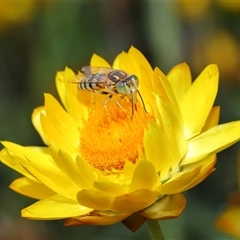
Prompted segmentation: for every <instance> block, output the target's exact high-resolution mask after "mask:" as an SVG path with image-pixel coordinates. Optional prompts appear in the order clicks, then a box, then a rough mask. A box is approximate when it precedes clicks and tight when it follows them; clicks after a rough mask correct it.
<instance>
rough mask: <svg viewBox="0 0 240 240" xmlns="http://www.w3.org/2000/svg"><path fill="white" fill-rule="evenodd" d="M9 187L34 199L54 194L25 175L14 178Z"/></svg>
mask: <svg viewBox="0 0 240 240" xmlns="http://www.w3.org/2000/svg"><path fill="white" fill-rule="evenodd" d="M9 187H10V188H11V189H12V190H14V191H15V192H17V193H20V194H23V195H25V196H27V197H31V198H35V199H44V198H49V197H51V196H53V195H55V194H56V193H55V192H54V191H52V190H51V189H49V188H48V187H46V186H44V185H43V184H41V183H38V182H35V181H32V180H30V179H28V178H26V177H22V178H18V179H16V180H14V181H13V182H12V183H11V185H10V186H9Z"/></svg>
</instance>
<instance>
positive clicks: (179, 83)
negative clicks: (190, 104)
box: [167, 63, 192, 103]
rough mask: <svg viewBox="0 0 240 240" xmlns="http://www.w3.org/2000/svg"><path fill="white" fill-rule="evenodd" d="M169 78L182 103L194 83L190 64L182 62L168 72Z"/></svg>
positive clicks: (178, 99)
mask: <svg viewBox="0 0 240 240" xmlns="http://www.w3.org/2000/svg"><path fill="white" fill-rule="evenodd" d="M167 78H168V80H169V82H170V84H171V86H172V89H173V92H174V94H175V96H176V98H177V101H178V102H179V103H180V102H181V101H182V99H183V97H184V94H185V93H186V91H187V90H188V88H189V87H190V86H191V83H192V77H191V72H190V69H189V66H188V65H187V64H186V63H180V64H178V65H176V66H174V67H173V68H172V69H171V70H170V71H169V73H168V74H167Z"/></svg>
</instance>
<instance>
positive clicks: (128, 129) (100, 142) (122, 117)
mask: <svg viewBox="0 0 240 240" xmlns="http://www.w3.org/2000/svg"><path fill="white" fill-rule="evenodd" d="M120 104H121V106H122V108H120V107H119V106H117V105H116V104H115V102H114V101H110V102H109V103H108V105H107V109H108V111H106V109H105V108H104V107H103V106H100V105H97V104H95V105H93V106H92V108H91V109H90V110H89V117H88V120H87V121H86V122H85V125H84V127H83V128H82V129H81V130H80V152H81V154H82V156H83V157H84V158H85V159H86V160H87V161H88V162H89V163H90V164H91V165H92V166H93V167H95V168H97V169H99V170H102V171H105V170H106V171H116V170H122V169H123V167H124V164H125V162H126V161H131V162H132V163H136V161H137V159H138V153H139V150H140V151H143V150H144V146H143V136H144V130H145V129H146V128H147V126H148V122H149V121H153V117H152V116H151V115H150V114H148V113H146V112H145V110H144V108H143V107H142V106H141V104H140V103H137V105H136V110H135V111H134V114H133V116H132V112H131V102H130V101H129V100H128V99H122V100H121V102H120Z"/></svg>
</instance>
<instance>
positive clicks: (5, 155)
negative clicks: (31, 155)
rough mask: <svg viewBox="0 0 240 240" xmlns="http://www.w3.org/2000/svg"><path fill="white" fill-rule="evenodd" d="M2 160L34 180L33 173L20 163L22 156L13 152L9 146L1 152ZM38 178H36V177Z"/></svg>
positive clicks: (0, 157)
mask: <svg viewBox="0 0 240 240" xmlns="http://www.w3.org/2000/svg"><path fill="white" fill-rule="evenodd" d="M2 144H3V145H4V142H2ZM0 159H1V162H2V163H4V164H5V165H6V166H8V167H9V168H12V169H13V170H15V171H16V172H19V173H20V174H22V175H24V176H26V177H27V178H29V179H31V180H34V177H32V175H31V174H29V172H28V171H26V169H25V168H24V167H23V166H22V165H21V164H20V162H21V160H22V158H21V157H19V156H18V155H15V154H14V153H13V152H11V151H9V150H8V149H7V148H4V149H2V150H1V152H0ZM35 180H36V179H35Z"/></svg>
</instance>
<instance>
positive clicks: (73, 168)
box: [50, 145, 94, 189]
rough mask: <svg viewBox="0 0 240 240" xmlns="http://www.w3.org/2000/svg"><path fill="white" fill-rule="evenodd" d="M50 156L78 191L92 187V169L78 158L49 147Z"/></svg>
mask: <svg viewBox="0 0 240 240" xmlns="http://www.w3.org/2000/svg"><path fill="white" fill-rule="evenodd" d="M50 151H51V156H52V158H53V160H54V162H55V163H56V165H57V166H58V167H59V169H60V170H61V172H62V173H63V174H64V175H66V176H67V177H68V178H69V179H70V180H71V181H72V183H73V184H74V185H75V186H76V187H77V188H79V189H83V188H90V187H91V186H92V185H93V181H94V175H93V172H92V168H90V166H89V165H88V164H87V162H86V161H85V160H84V159H82V158H81V157H80V156H79V157H78V158H77V157H76V156H70V155H69V154H68V153H67V152H66V151H64V150H63V149H60V150H59V151H57V149H56V148H55V147H54V146H53V145H51V146H50Z"/></svg>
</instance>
